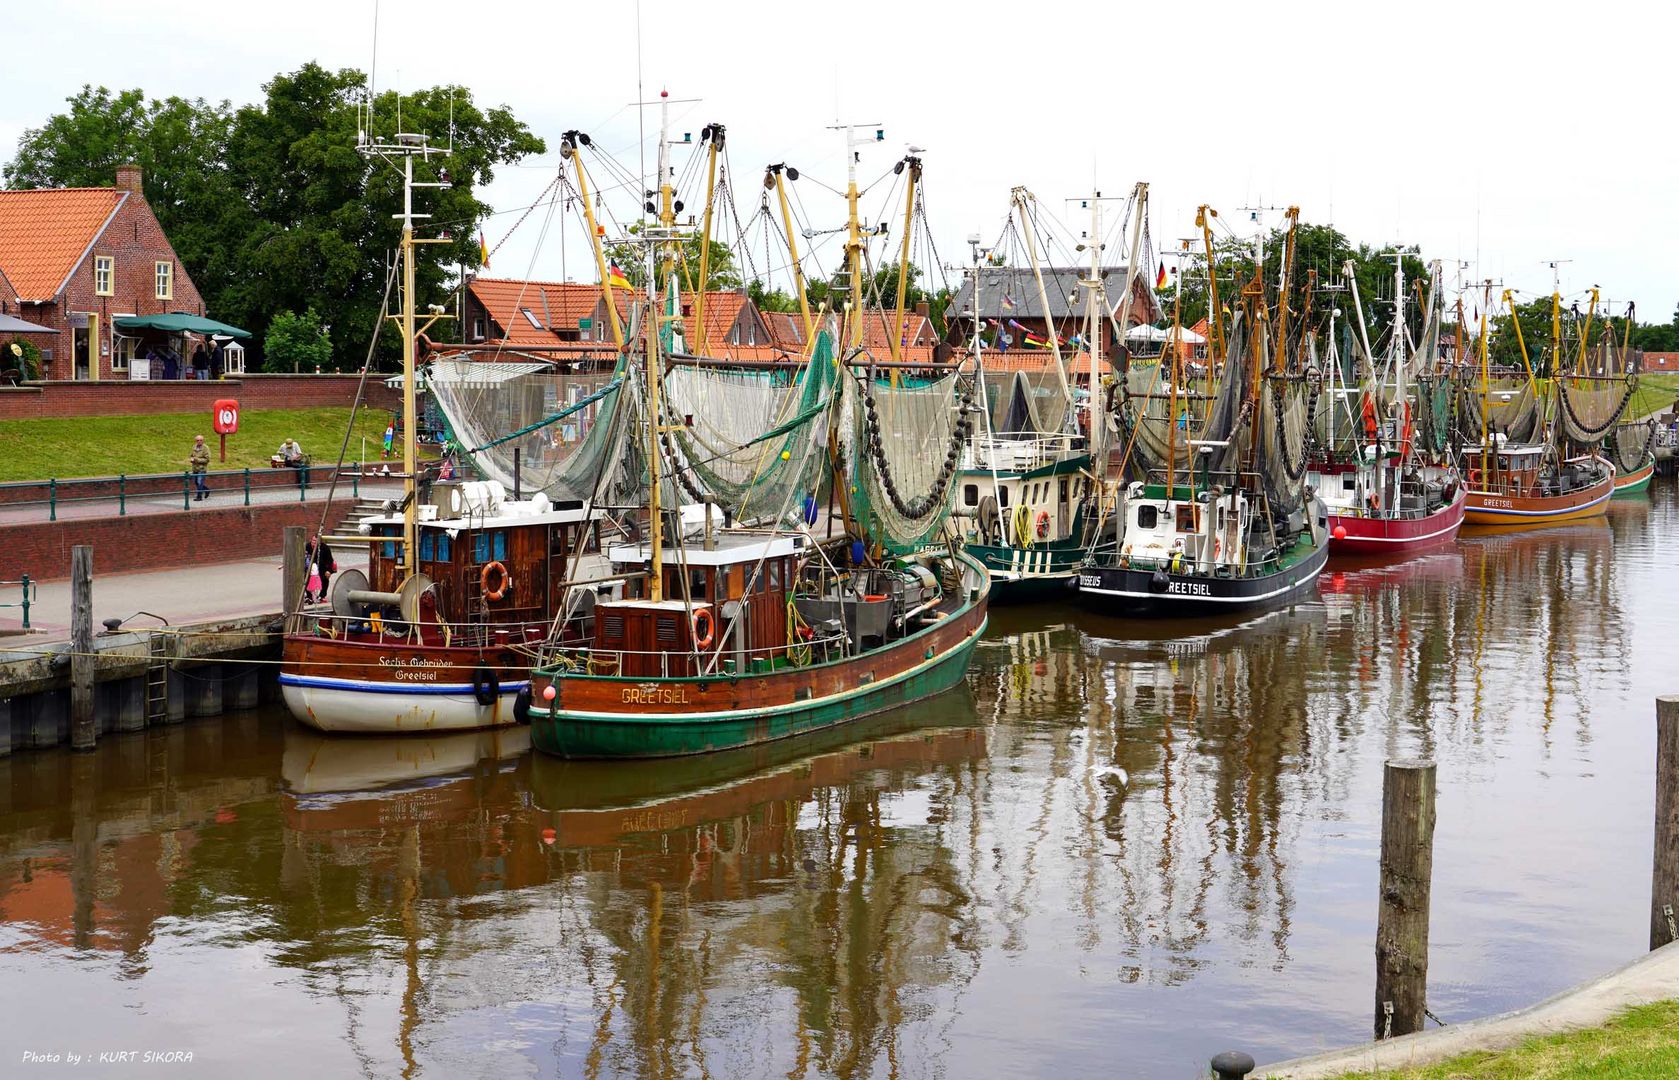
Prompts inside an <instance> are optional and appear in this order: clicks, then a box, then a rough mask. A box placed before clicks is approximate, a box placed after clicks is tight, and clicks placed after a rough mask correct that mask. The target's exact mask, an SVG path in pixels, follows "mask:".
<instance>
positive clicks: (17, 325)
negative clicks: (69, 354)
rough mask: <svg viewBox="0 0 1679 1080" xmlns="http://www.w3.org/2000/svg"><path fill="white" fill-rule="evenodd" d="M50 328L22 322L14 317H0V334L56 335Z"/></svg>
mask: <svg viewBox="0 0 1679 1080" xmlns="http://www.w3.org/2000/svg"><path fill="white" fill-rule="evenodd" d="M56 333H58V331H56V330H54V329H53V328H52V327H50V326H41V325H39V324H37V323H32V322H24V321H23V320H22V319H20V318H18V317H17V316H16V315H0V334H56Z"/></svg>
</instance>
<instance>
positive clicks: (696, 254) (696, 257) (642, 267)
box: [606, 221, 740, 292]
mask: <svg viewBox="0 0 1679 1080" xmlns="http://www.w3.org/2000/svg"><path fill="white" fill-rule="evenodd" d="M641 229H642V225H641V222H639V221H638V222H633V223H632V224H631V225H630V227H629V232H630V235H632V236H636V235H640V233H641ZM702 239H703V238H702V237H701V236H700V235H699V234H698V233H695V234H693V235H692V236H689V237H687V238H686V239H685V240H683V241H682V263H681V267H680V269H679V270H678V272H677V273H678V276H677V284H678V286H679V287H680V288H681V289H682V291H683V292H697V291H699V290H697V289H696V288H695V287H694V282H696V281H698V280H699V277H700V251H701V248H700V245H701V243H702ZM645 251H646V249H645V248H644V247H643V246H642V245H641V244H639V243H635V242H633V241H627V242H625V243H622V244H610V245H608V246H607V249H606V258H607V261H608V262H610V263H612V264H613V265H615V266H617V267H618V269H619V270H620V271H622V272H623V275H624V277H625V278H627V279H629V282H630V284H631V285H633V286H635V287H636V288H637V289H645V288H646V287H647V264H646V255H645ZM705 278H706V284H705V291H706V292H721V291H727V290H730V289H738V288H740V274H739V272H737V271H736V269H735V255H734V252H732V251H730V250H729V246H728V245H727V244H724V243H721V242H720V241H717V240H713V241H711V261H710V264H709V265H708V266H707V267H706V273H705Z"/></svg>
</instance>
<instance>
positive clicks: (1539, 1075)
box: [1341, 1001, 1679, 1080]
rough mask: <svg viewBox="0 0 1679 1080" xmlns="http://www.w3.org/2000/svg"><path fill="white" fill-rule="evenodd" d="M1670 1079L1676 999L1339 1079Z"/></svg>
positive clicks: (1678, 1018)
mask: <svg viewBox="0 0 1679 1080" xmlns="http://www.w3.org/2000/svg"><path fill="white" fill-rule="evenodd" d="M1378 1075H1379V1076H1381V1077H1382V1080H1671V1078H1672V1077H1676V1076H1679V1001H1662V1002H1657V1003H1656V1004H1654V1005H1645V1006H1641V1007H1640V1008H1636V1009H1632V1010H1630V1011H1628V1012H1625V1013H1622V1014H1621V1015H1620V1016H1618V1017H1616V1018H1615V1019H1614V1020H1612V1021H1610V1022H1609V1023H1608V1024H1605V1025H1604V1026H1603V1027H1599V1028H1589V1029H1587V1030H1585V1031H1575V1032H1570V1033H1568V1034H1566V1035H1550V1036H1546V1037H1544V1038H1536V1039H1530V1040H1528V1041H1527V1042H1525V1043H1523V1044H1522V1045H1520V1046H1518V1047H1516V1048H1514V1049H1512V1050H1504V1051H1499V1052H1496V1053H1478V1054H1466V1055H1464V1056H1463V1057H1458V1058H1452V1059H1451V1060H1450V1061H1443V1062H1441V1063H1440V1064H1438V1065H1431V1066H1428V1067H1427V1068H1421V1069H1402V1070H1399V1071H1397V1072H1392V1071H1386V1072H1382V1073H1379V1074H1378V1073H1347V1074H1346V1076H1344V1077H1342V1078H1341V1080H1355V1078H1359V1077H1374V1076H1378Z"/></svg>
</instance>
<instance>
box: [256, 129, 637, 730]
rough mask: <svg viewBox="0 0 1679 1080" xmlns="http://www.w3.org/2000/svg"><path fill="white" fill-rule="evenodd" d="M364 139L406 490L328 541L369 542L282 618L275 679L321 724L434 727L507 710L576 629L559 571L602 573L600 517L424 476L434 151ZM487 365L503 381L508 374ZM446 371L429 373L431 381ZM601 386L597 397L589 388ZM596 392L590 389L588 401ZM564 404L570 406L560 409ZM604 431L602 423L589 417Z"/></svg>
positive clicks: (565, 576) (419, 140)
mask: <svg viewBox="0 0 1679 1080" xmlns="http://www.w3.org/2000/svg"><path fill="white" fill-rule="evenodd" d="M363 148H364V150H366V151H367V152H369V153H375V154H381V155H384V156H387V157H389V158H392V159H395V160H400V162H401V168H402V170H403V175H404V198H403V214H402V215H400V217H401V220H402V244H401V249H400V250H401V259H402V262H401V276H402V288H401V315H400V319H399V322H400V325H401V329H402V358H403V432H404V436H405V440H404V446H403V467H402V473H401V477H402V481H403V491H404V494H403V498H402V500H401V501H400V503H399V504H387V507H386V510H385V512H384V513H381V514H377V515H375V516H373V517H371V518H369V519H366V520H365V521H363V522H362V524H361V526H360V530H359V534H357V535H346V536H332V537H327V538H326V539H327V540H328V541H330V542H333V543H337V544H340V545H347V544H365V545H367V546H368V549H369V554H368V569H367V572H366V573H363V572H362V571H360V570H346V571H345V572H343V573H341V574H339V575H337V577H336V579H335V581H334V582H333V584H332V586H331V594H330V597H329V598H328V602H327V603H324V604H321V603H317V604H303V605H300V606H299V609H298V610H297V611H296V612H295V613H293V614H291V615H289V616H288V617H287V620H286V624H285V633H284V637H283V644H282V654H281V664H280V673H279V682H280V689H281V693H282V695H283V697H284V699H285V702H286V705H287V707H288V708H289V709H290V710H291V712H292V714H293V715H294V716H296V717H297V718H298V719H299V720H300V721H302V722H303V723H305V724H308V725H309V726H311V727H314V728H317V729H319V730H322V731H351V732H372V733H394V732H441V731H456V730H464V729H472V728H483V727H493V726H497V725H501V724H511V723H513V722H514V708H513V705H514V701H515V699H516V697H517V696H518V695H519V694H520V693H521V692H525V693H528V689H529V668H530V665H531V662H532V659H533V658H534V653H535V649H536V647H537V646H538V645H539V644H541V643H542V642H544V641H547V640H550V639H551V638H554V637H560V638H567V637H571V638H577V637H580V636H581V635H582V634H584V633H586V632H587V629H588V626H589V604H590V602H592V601H593V600H594V599H595V598H596V595H597V594H594V593H584V592H582V591H578V592H575V593H574V592H573V591H571V590H569V589H568V587H567V582H568V581H570V580H572V579H574V578H578V577H582V576H589V575H590V574H591V572H593V571H598V570H600V569H604V563H602V562H601V561H600V558H599V551H598V549H599V530H600V528H601V523H602V521H603V518H604V514H603V513H601V512H600V511H598V510H596V509H594V507H593V506H592V504H591V503H590V501H589V500H587V499H575V498H573V499H565V498H562V499H558V500H556V499H552V498H550V496H549V495H548V494H547V493H545V492H543V491H537V492H536V493H534V494H532V495H531V496H530V497H529V498H520V497H517V496H518V495H520V494H522V493H520V492H518V491H517V485H518V483H519V480H518V478H517V477H516V476H515V477H513V478H512V479H513V483H514V484H515V489H516V490H515V492H514V494H513V496H510V495H509V492H508V490H507V488H506V486H505V485H504V484H503V483H502V482H501V481H500V480H495V479H490V480H470V481H469V480H450V481H446V482H445V481H427V480H426V479H425V478H424V477H422V475H421V470H420V465H419V461H418V456H417V448H416V445H415V437H416V433H417V431H418V428H419V425H418V424H417V423H416V406H415V393H416V384H417V381H418V380H417V377H416V375H417V367H418V363H419V360H420V359H421V355H420V354H421V350H422V349H424V348H426V347H427V343H426V341H425V339H424V336H423V335H424V331H425V329H426V328H427V327H428V326H430V325H431V323H432V322H435V321H436V318H437V316H436V315H433V316H431V317H430V318H428V319H427V320H426V321H425V322H424V323H423V324H418V325H417V323H416V314H415V294H414V273H415V267H414V249H415V243H416V240H415V237H414V222H415V219H416V217H419V216H422V215H416V214H415V213H414V209H413V207H414V198H413V196H414V190H415V189H416V188H423V187H426V186H437V183H438V182H424V181H416V180H415V179H414V168H415V164H416V162H420V163H424V162H425V161H426V160H427V159H428V158H429V157H431V156H432V155H434V154H436V153H438V152H439V151H438V150H436V149H435V148H433V147H430V146H429V145H428V144H427V143H426V141H425V140H424V138H423V137H421V136H405V137H403V138H402V139H399V141H398V142H396V143H393V144H389V145H383V144H378V143H364V147H363ZM519 370H522V369H521V368H517V367H514V368H508V369H503V370H502V371H500V372H498V377H500V376H502V375H506V374H508V373H509V371H513V372H517V371H519ZM444 381H446V380H443V379H435V380H434V382H435V383H437V384H438V386H439V388H440V389H441V384H442V383H443V382H444ZM600 396H605V395H604V394H603V395H600ZM595 400H598V397H597V398H596V399H595ZM563 411H569V410H563ZM597 427H598V428H599V430H600V433H601V434H600V435H599V436H597V438H604V437H606V435H607V431H608V429H609V427H610V425H597Z"/></svg>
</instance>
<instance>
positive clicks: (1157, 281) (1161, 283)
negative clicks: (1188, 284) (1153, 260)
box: [1154, 262, 1166, 289]
mask: <svg viewBox="0 0 1679 1080" xmlns="http://www.w3.org/2000/svg"><path fill="white" fill-rule="evenodd" d="M1154 287H1155V288H1156V289H1164V288H1165V287H1166V264H1165V263H1164V262H1162V263H1161V264H1160V272H1159V273H1158V274H1156V275H1154Z"/></svg>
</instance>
